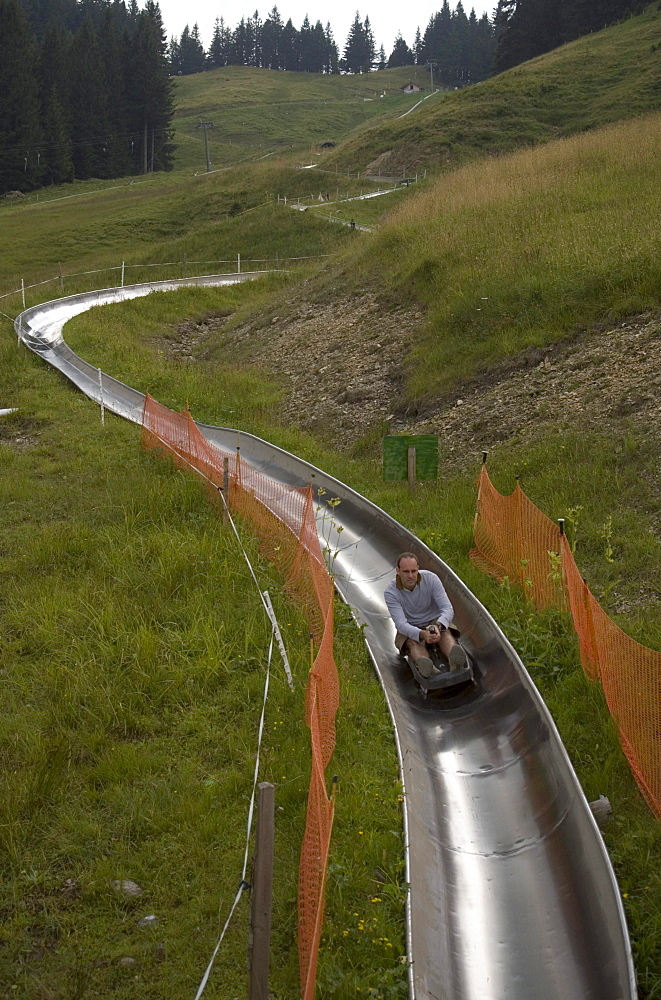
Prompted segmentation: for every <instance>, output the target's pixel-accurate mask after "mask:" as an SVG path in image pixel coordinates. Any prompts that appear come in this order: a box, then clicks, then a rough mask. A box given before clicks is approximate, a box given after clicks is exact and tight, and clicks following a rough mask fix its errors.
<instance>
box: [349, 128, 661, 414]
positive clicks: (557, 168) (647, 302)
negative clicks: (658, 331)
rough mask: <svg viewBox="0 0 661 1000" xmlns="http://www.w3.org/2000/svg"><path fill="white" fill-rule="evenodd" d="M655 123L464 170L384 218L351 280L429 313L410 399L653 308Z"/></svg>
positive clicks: (657, 198) (660, 251)
mask: <svg viewBox="0 0 661 1000" xmlns="http://www.w3.org/2000/svg"><path fill="white" fill-rule="evenodd" d="M660 123H661V119H660V118H659V116H658V115H655V116H652V117H649V118H642V119H636V120H635V121H632V122H629V123H626V124H623V125H619V126H613V127H610V128H607V129H604V130H601V131H598V132H595V133H591V134H588V135H582V136H577V137H573V138H571V139H565V140H561V141H558V142H556V143H552V144H550V145H548V146H545V147H542V148H537V149H533V150H528V151H526V152H524V153H518V154H515V155H513V156H511V157H507V158H504V159H499V160H492V161H489V162H488V163H484V164H480V165H479V166H478V165H472V166H470V167H464V168H463V169H461V170H459V171H457V172H455V173H453V174H451V175H449V176H447V177H444V178H442V179H438V180H437V181H435V182H434V183H433V184H432V185H429V186H428V188H427V189H426V190H424V191H422V192H420V193H419V194H418V195H417V197H415V196H414V197H411V198H410V199H408V200H407V202H406V203H405V204H404V205H403V206H402V207H401V208H399V209H398V210H397V211H396V212H394V213H393V215H392V216H390V217H389V219H388V222H387V224H386V225H384V226H383V227H382V229H381V230H380V231H379V232H378V233H377V234H376V235H375V237H374V238H373V240H372V242H371V245H370V246H369V248H368V250H367V252H366V253H365V254H364V255H362V256H361V258H360V261H359V268H360V272H359V273H360V277H361V279H365V280H369V276H370V274H374V273H376V274H377V275H378V276H379V279H380V281H381V282H382V283H383V284H384V285H385V286H386V287H387V286H389V287H390V294H391V295H395V294H396V295H397V296H398V297H399V298H400V299H401V298H404V299H406V298H409V299H414V300H417V301H420V302H422V303H423V304H424V306H425V307H426V309H427V316H428V320H427V323H426V329H425V330H424V332H423V335H422V337H421V339H420V342H419V345H418V347H417V349H416V350H415V352H414V355H413V358H412V359H411V365H410V369H409V379H408V384H407V391H408V393H409V395H410V397H413V398H422V397H424V395H426V394H428V393H430V392H431V393H438V392H447V391H448V390H450V388H451V387H452V386H454V385H456V384H457V382H458V381H460V380H462V379H465V378H469V377H471V376H473V375H474V374H475V373H476V372H478V371H479V370H482V369H486V368H488V367H489V366H490V365H491V364H493V363H494V362H495V361H498V360H500V359H502V358H503V357H509V356H514V355H515V354H517V353H518V352H520V351H521V350H523V349H524V348H526V347H528V346H531V345H542V344H546V343H549V342H550V341H552V340H554V339H557V338H558V337H561V336H563V335H566V334H568V333H571V332H572V331H575V330H577V329H581V328H585V327H586V326H589V325H592V324H594V323H596V322H599V321H608V322H613V321H615V320H617V319H618V318H619V317H621V316H625V315H628V314H631V313H634V312H637V311H642V310H644V309H646V308H648V307H650V306H653V305H656V304H657V303H658V302H659V288H661V264H660V263H659V262H660V261H661V237H660V235H659V229H658V226H657V225H656V219H657V217H658V215H659V212H660V210H661V195H660V193H659V185H658V184H657V176H656V174H657V169H656V164H657V162H658V158H659V155H660V154H661V140H660V139H659V135H660V134H661V132H660V130H659V124H660ZM354 256H355V254H354ZM355 270H356V262H355V261H352V271H353V272H354V273H355Z"/></svg>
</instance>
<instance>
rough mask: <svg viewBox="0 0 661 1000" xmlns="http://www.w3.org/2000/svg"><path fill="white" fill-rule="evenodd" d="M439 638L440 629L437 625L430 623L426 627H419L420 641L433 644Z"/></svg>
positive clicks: (438, 640)
mask: <svg viewBox="0 0 661 1000" xmlns="http://www.w3.org/2000/svg"><path fill="white" fill-rule="evenodd" d="M440 640H441V630H440V629H439V627H438V625H430V626H429V627H428V628H421V629H420V641H421V642H426V643H429V645H430V646H433V645H435V644H436V643H438V642H440Z"/></svg>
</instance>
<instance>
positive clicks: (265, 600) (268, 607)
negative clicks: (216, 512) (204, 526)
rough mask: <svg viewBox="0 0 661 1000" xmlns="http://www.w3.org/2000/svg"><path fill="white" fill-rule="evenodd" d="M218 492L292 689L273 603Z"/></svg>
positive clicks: (290, 676)
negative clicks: (260, 584)
mask: <svg viewBox="0 0 661 1000" xmlns="http://www.w3.org/2000/svg"><path fill="white" fill-rule="evenodd" d="M218 492H219V493H220V496H221V498H222V501H223V503H224V504H225V513H226V515H227V519H228V521H229V523H230V525H231V527H232V531H233V532H234V536H235V538H236V540H237V542H238V544H239V548H240V549H241V551H242V552H243V558H244V559H245V561H246V563H247V564H248V569H249V570H250V575H251V576H252V578H253V580H254V581H255V586H256V587H257V590H258V591H259V596H260V599H261V602H262V605H263V607H264V611H265V612H266V614H267V616H268V618H269V621H270V622H271V625H272V626H273V631H274V632H275V635H276V639H277V642H278V649H279V650H280V656H281V657H282V663H283V666H284V668H285V673H286V675H287V682H288V684H289V687H290V688H291V689H292V691H293V689H294V678H293V677H292V672H291V667H290V666H289V658H288V656H287V651H286V649H285V644H284V642H283V639H282V633H281V632H280V626H279V625H278V621H277V619H276V617H275V611H274V610H273V605H272V604H271V598H270V597H269V592H268V590H264V591H263V590H262V589H261V588H260V586H259V581H258V579H257V577H256V575H255V571H254V569H253V568H252V563H251V562H250V557H249V556H248V553H247V552H246V550H245V548H244V547H243V542H242V541H241V536H240V535H239V532H238V531H237V527H236V525H235V523H234V518H233V517H232V515H231V514H230V510H229V506H228V504H227V500H226V498H225V493H224V492H223V490H220V489H219V490H218Z"/></svg>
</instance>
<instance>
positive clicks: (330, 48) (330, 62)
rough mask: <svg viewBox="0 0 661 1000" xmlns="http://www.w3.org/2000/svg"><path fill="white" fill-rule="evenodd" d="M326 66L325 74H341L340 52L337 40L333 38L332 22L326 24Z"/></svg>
mask: <svg viewBox="0 0 661 1000" xmlns="http://www.w3.org/2000/svg"><path fill="white" fill-rule="evenodd" d="M325 35H326V64H325V66H324V72H325V73H339V72H340V53H339V52H338V49H337V45H336V43H335V39H334V38H333V31H332V28H331V26H330V21H329V22H328V23H327V24H326V30H325Z"/></svg>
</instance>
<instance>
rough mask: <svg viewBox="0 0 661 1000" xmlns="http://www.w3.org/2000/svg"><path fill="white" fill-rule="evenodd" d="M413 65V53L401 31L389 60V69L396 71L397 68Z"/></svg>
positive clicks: (398, 33)
mask: <svg viewBox="0 0 661 1000" xmlns="http://www.w3.org/2000/svg"><path fill="white" fill-rule="evenodd" d="M412 64H413V53H412V52H411V50H410V48H409V47H408V45H407V44H406V42H405V41H404V39H403V38H402V33H401V31H398V32H397V38H396V39H395V44H394V46H393V50H392V52H391V53H390V56H389V58H388V69H394V68H395V67H396V66H411V65H412Z"/></svg>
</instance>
